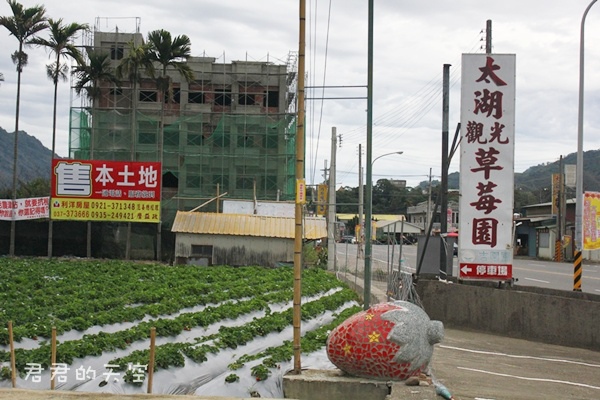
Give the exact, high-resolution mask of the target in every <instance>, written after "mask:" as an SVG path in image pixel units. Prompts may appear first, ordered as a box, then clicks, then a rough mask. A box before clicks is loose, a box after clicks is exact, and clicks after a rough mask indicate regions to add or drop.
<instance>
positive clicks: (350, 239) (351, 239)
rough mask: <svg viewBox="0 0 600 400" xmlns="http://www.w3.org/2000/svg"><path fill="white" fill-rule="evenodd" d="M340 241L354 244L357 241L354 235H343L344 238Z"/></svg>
mask: <svg viewBox="0 0 600 400" xmlns="http://www.w3.org/2000/svg"><path fill="white" fill-rule="evenodd" d="M340 243H351V244H354V243H356V238H355V237H354V236H352V235H345V236H342V240H340Z"/></svg>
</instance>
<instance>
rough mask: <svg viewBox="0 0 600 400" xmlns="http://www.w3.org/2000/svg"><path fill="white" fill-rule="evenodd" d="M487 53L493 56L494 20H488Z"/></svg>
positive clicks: (486, 27)
mask: <svg viewBox="0 0 600 400" xmlns="http://www.w3.org/2000/svg"><path fill="white" fill-rule="evenodd" d="M485 52H486V53H487V54H492V20H491V19H488V20H487V22H486V25H485Z"/></svg>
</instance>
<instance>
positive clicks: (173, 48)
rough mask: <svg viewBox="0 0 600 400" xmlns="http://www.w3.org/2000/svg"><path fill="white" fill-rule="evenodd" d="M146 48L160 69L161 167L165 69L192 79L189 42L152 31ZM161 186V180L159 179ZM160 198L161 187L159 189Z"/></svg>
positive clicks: (168, 81)
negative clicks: (170, 69) (189, 62)
mask: <svg viewBox="0 0 600 400" xmlns="http://www.w3.org/2000/svg"><path fill="white" fill-rule="evenodd" d="M148 46H149V53H148V54H149V57H150V60H151V61H153V62H155V63H157V64H159V65H160V67H161V70H160V74H159V75H158V76H156V77H155V79H156V87H157V88H158V90H159V91H160V92H161V95H162V97H161V107H160V123H159V136H158V156H159V159H160V162H161V165H162V162H163V141H164V137H163V136H164V128H165V121H164V119H165V103H166V101H167V95H169V97H170V96H171V95H172V86H171V83H172V82H171V78H170V76H169V75H167V69H168V68H169V67H170V68H173V69H175V71H176V72H178V73H179V74H180V75H181V76H182V77H183V78H184V79H185V80H186V81H187V82H190V81H192V80H193V79H194V73H193V71H192V69H191V68H190V66H189V65H188V64H187V62H186V61H187V59H188V57H190V48H191V42H190V38H189V37H187V36H186V35H181V36H176V37H175V38H173V39H171V33H170V32H167V31H165V30H164V29H159V30H155V31H152V32H150V33H149V34H148ZM161 185H162V179H161ZM160 189H161V190H160V192H161V197H162V187H161V188H160ZM161 225H162V223H161V222H159V223H158V237H157V244H156V257H157V259H158V260H159V261H160V259H161V240H162V237H161V229H162V227H161Z"/></svg>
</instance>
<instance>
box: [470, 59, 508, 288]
mask: <svg viewBox="0 0 600 400" xmlns="http://www.w3.org/2000/svg"><path fill="white" fill-rule="evenodd" d="M465 60H468V62H465ZM462 85H463V91H462V103H463V110H462V116H461V119H462V124H463V126H464V128H463V143H462V144H461V148H462V152H461V195H462V197H461V211H460V214H461V221H460V226H461V232H460V236H461V239H460V240H459V242H460V243H461V251H460V252H459V262H460V267H461V268H460V271H461V276H464V277H471V278H473V277H477V278H494V279H495V278H498V277H502V278H511V277H512V275H511V272H512V271H511V270H512V268H510V265H512V253H511V251H510V246H511V245H512V236H511V233H512V207H513V181H514V177H513V174H514V143H513V142H514V56H511V55H490V54H488V55H464V56H463V84H462ZM463 250H464V251H463ZM463 266H464V267H465V268H462V267H463ZM486 266H490V268H489V269H488V268H487V267H486ZM507 266H508V267H507ZM500 267H501V268H500ZM465 271H468V272H469V273H466V272H465ZM474 271H478V272H479V273H474ZM498 271H500V273H499V272H498Z"/></svg>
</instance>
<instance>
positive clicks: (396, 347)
mask: <svg viewBox="0 0 600 400" xmlns="http://www.w3.org/2000/svg"><path fill="white" fill-rule="evenodd" d="M443 336H444V327H443V325H442V323H441V322H440V321H431V320H430V319H429V317H428V316H427V314H426V313H425V311H423V309H422V308H420V307H418V306H416V305H414V304H412V303H409V302H406V301H396V302H393V303H382V304H377V305H374V306H372V307H371V308H369V309H368V310H366V311H361V312H359V313H358V314H355V315H353V316H352V317H350V318H348V319H347V320H346V321H344V322H343V323H342V324H341V325H339V326H338V327H336V328H335V329H334V330H333V331H331V333H330V334H329V337H328V338H327V356H328V357H329V360H330V361H331V362H332V363H333V364H334V365H335V366H336V367H338V368H339V369H341V370H342V371H344V372H346V373H348V374H350V375H353V376H357V377H361V378H371V379H384V380H405V379H407V378H409V377H411V376H413V375H419V374H420V373H425V372H427V368H428V366H429V362H430V360H431V356H432V354H433V345H434V344H436V343H439V342H440V341H441V340H442V338H443Z"/></svg>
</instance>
